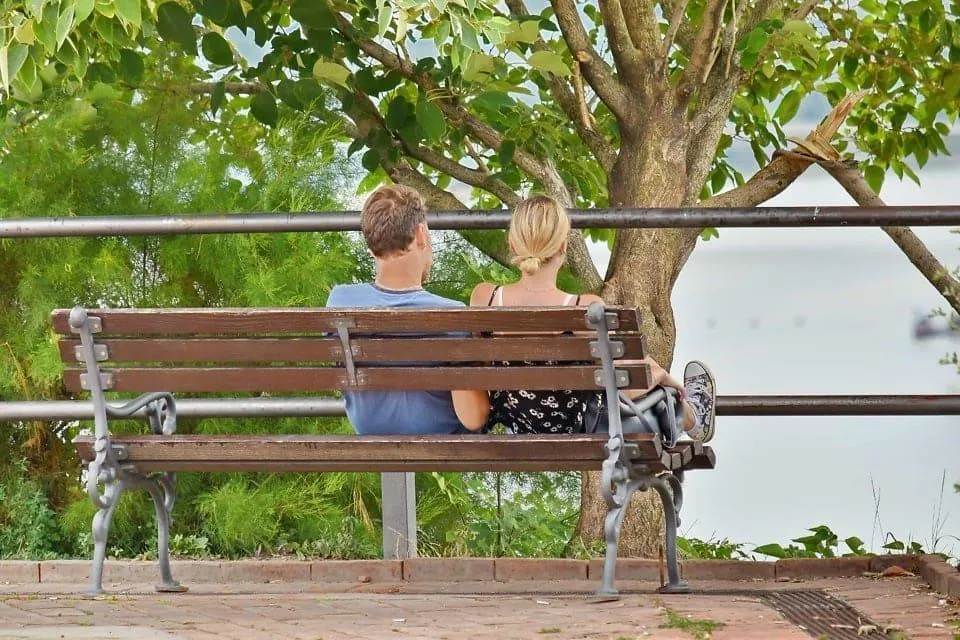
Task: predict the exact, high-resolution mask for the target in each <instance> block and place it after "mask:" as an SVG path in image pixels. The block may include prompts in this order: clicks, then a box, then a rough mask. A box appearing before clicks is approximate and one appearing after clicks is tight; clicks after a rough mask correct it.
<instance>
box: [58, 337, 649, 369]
mask: <svg viewBox="0 0 960 640" xmlns="http://www.w3.org/2000/svg"><path fill="white" fill-rule="evenodd" d="M593 340H594V338H591V337H587V336H570V335H565V336H556V335H555V336H522V337H495V338H483V337H470V338H454V337H443V338H435V337H417V338H409V337H408V338H355V339H353V340H351V341H350V344H351V349H352V351H353V356H354V358H355V359H356V360H357V361H358V362H368V363H376V362H402V361H410V360H411V359H415V360H416V361H418V362H473V361H489V360H494V359H495V360H509V361H521V360H529V361H533V362H538V361H544V360H554V361H557V362H567V361H584V360H586V361H590V360H593V359H594V358H593V357H592V356H591V355H590V342H591V341H593ZM616 340H617V341H619V342H622V343H623V346H624V349H625V353H624V355H623V357H624V358H628V359H632V360H642V359H643V358H645V357H646V343H645V341H644V339H643V337H642V336H618V337H616ZM412 341H414V342H412ZM79 344H80V341H79V340H76V339H64V340H61V341H60V342H59V349H60V357H61V358H62V359H63V361H64V362H67V363H74V362H76V361H77V360H76V355H75V347H76V346H78V345H79ZM97 344H102V345H104V346H105V347H106V348H107V355H108V360H109V361H110V362H164V363H197V362H208V363H241V362H329V361H337V360H342V359H343V349H342V348H341V345H340V340H339V339H337V338H193V339H191V338H188V337H183V338H108V339H105V340H98V341H97ZM411 354H413V355H411ZM414 356H415V357H414Z"/></svg>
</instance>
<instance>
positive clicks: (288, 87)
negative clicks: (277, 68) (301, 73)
mask: <svg viewBox="0 0 960 640" xmlns="http://www.w3.org/2000/svg"><path fill="white" fill-rule="evenodd" d="M277 97H278V98H280V101H281V102H282V103H283V104H285V105H287V106H288V107H290V108H291V109H297V110H300V109H303V103H302V102H301V101H300V96H299V95H297V83H296V82H294V81H293V80H288V79H286V78H284V79H283V80H281V81H280V82H279V83H278V84H277Z"/></svg>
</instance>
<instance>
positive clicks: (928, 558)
mask: <svg viewBox="0 0 960 640" xmlns="http://www.w3.org/2000/svg"><path fill="white" fill-rule="evenodd" d="M172 565H173V575H174V576H175V577H176V578H177V580H180V581H181V582H183V583H184V584H190V583H244V582H246V583H271V582H323V583H354V584H355V583H369V582H374V583H379V582H471V581H495V582H517V581H524V580H527V581H530V580H536V581H551V580H592V581H595V580H599V579H600V575H601V573H602V571H603V559H601V558H595V559H592V560H571V559H562V558H413V559H410V560H404V561H400V560H320V561H309V560H303V561H301V560H224V561H220V560H174V561H173V562H172ZM894 565H896V566H899V567H900V568H902V569H904V570H906V571H909V572H911V573H914V574H917V575H919V576H921V577H922V578H923V579H924V580H925V581H926V582H927V583H929V584H930V586H931V587H933V589H934V590H936V591H937V592H939V593H941V594H943V595H947V596H951V597H958V598H960V571H957V569H955V568H954V567H952V566H950V565H949V564H947V563H946V562H945V561H944V560H943V559H942V558H941V557H940V556H936V555H925V556H916V555H887V556H872V557H871V556H860V557H851V558H825V559H813V558H791V559H783V560H777V561H770V562H764V561H742V560H685V561H683V562H681V568H680V569H681V574H682V576H683V577H684V578H685V579H686V580H689V581H697V580H729V581H752V580H776V579H780V580H784V581H787V580H803V579H814V578H838V577H855V576H860V575H862V574H864V573H867V572H872V573H882V572H883V571H884V570H885V569H887V568H889V567H891V566H894ZM662 573H664V569H663V568H662V567H661V565H660V563H659V562H658V561H657V560H643V559H638V558H622V559H620V560H618V561H617V576H616V577H617V579H620V580H640V581H651V582H652V581H660V580H661V574H662ZM157 575H158V569H157V565H156V563H155V562H151V561H135V560H117V561H108V562H107V564H106V567H105V570H104V579H105V581H106V582H107V583H108V584H109V583H117V582H121V583H142V582H153V581H155V580H156V578H157ZM89 577H90V561H89V560H53V561H39V562H38V561H29V560H7V561H0V585H9V584H13V585H16V584H40V583H43V584H49V583H60V584H64V583H72V584H80V583H85V582H87V581H88V580H89Z"/></svg>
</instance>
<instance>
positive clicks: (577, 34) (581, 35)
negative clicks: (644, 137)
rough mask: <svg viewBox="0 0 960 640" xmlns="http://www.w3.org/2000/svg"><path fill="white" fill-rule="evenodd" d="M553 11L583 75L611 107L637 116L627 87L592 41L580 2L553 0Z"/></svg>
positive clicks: (623, 116)
mask: <svg viewBox="0 0 960 640" xmlns="http://www.w3.org/2000/svg"><path fill="white" fill-rule="evenodd" d="M550 4H551V6H552V7H553V12H554V14H555V15H556V17H557V23H558V24H559V25H560V31H561V32H562V33H563V38H564V40H566V42H567V47H568V48H569V49H570V51H571V52H572V53H573V57H574V58H575V59H576V60H578V61H579V62H580V64H581V65H582V69H583V76H584V78H586V79H587V82H588V83H590V86H591V87H592V88H593V90H594V91H595V92H596V94H597V96H599V97H600V99H601V100H603V103H604V104H606V105H607V108H608V109H610V111H611V112H612V113H613V114H614V115H615V116H616V117H617V119H618V120H621V121H624V122H633V121H634V120H636V114H635V112H634V107H633V106H632V105H631V100H630V99H629V97H628V95H627V92H626V90H625V89H624V87H623V85H622V84H620V81H619V80H617V78H616V76H615V75H614V74H613V71H612V70H611V69H610V67H609V66H607V63H606V62H604V60H603V58H601V57H600V55H599V54H597V52H596V50H595V49H594V48H593V44H592V43H591V42H590V36H589V35H588V34H587V30H586V29H585V28H584V26H583V23H582V22H581V21H580V14H579V12H578V11H577V5H576V4H575V3H574V2H573V0H550Z"/></svg>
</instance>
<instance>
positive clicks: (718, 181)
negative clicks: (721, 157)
mask: <svg viewBox="0 0 960 640" xmlns="http://www.w3.org/2000/svg"><path fill="white" fill-rule="evenodd" d="M725 184H727V176H726V174H724V172H723V171H719V170H718V171H714V172H713V175H712V176H710V191H712V192H713V193H720V190H721V189H723V186H724V185H725Z"/></svg>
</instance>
